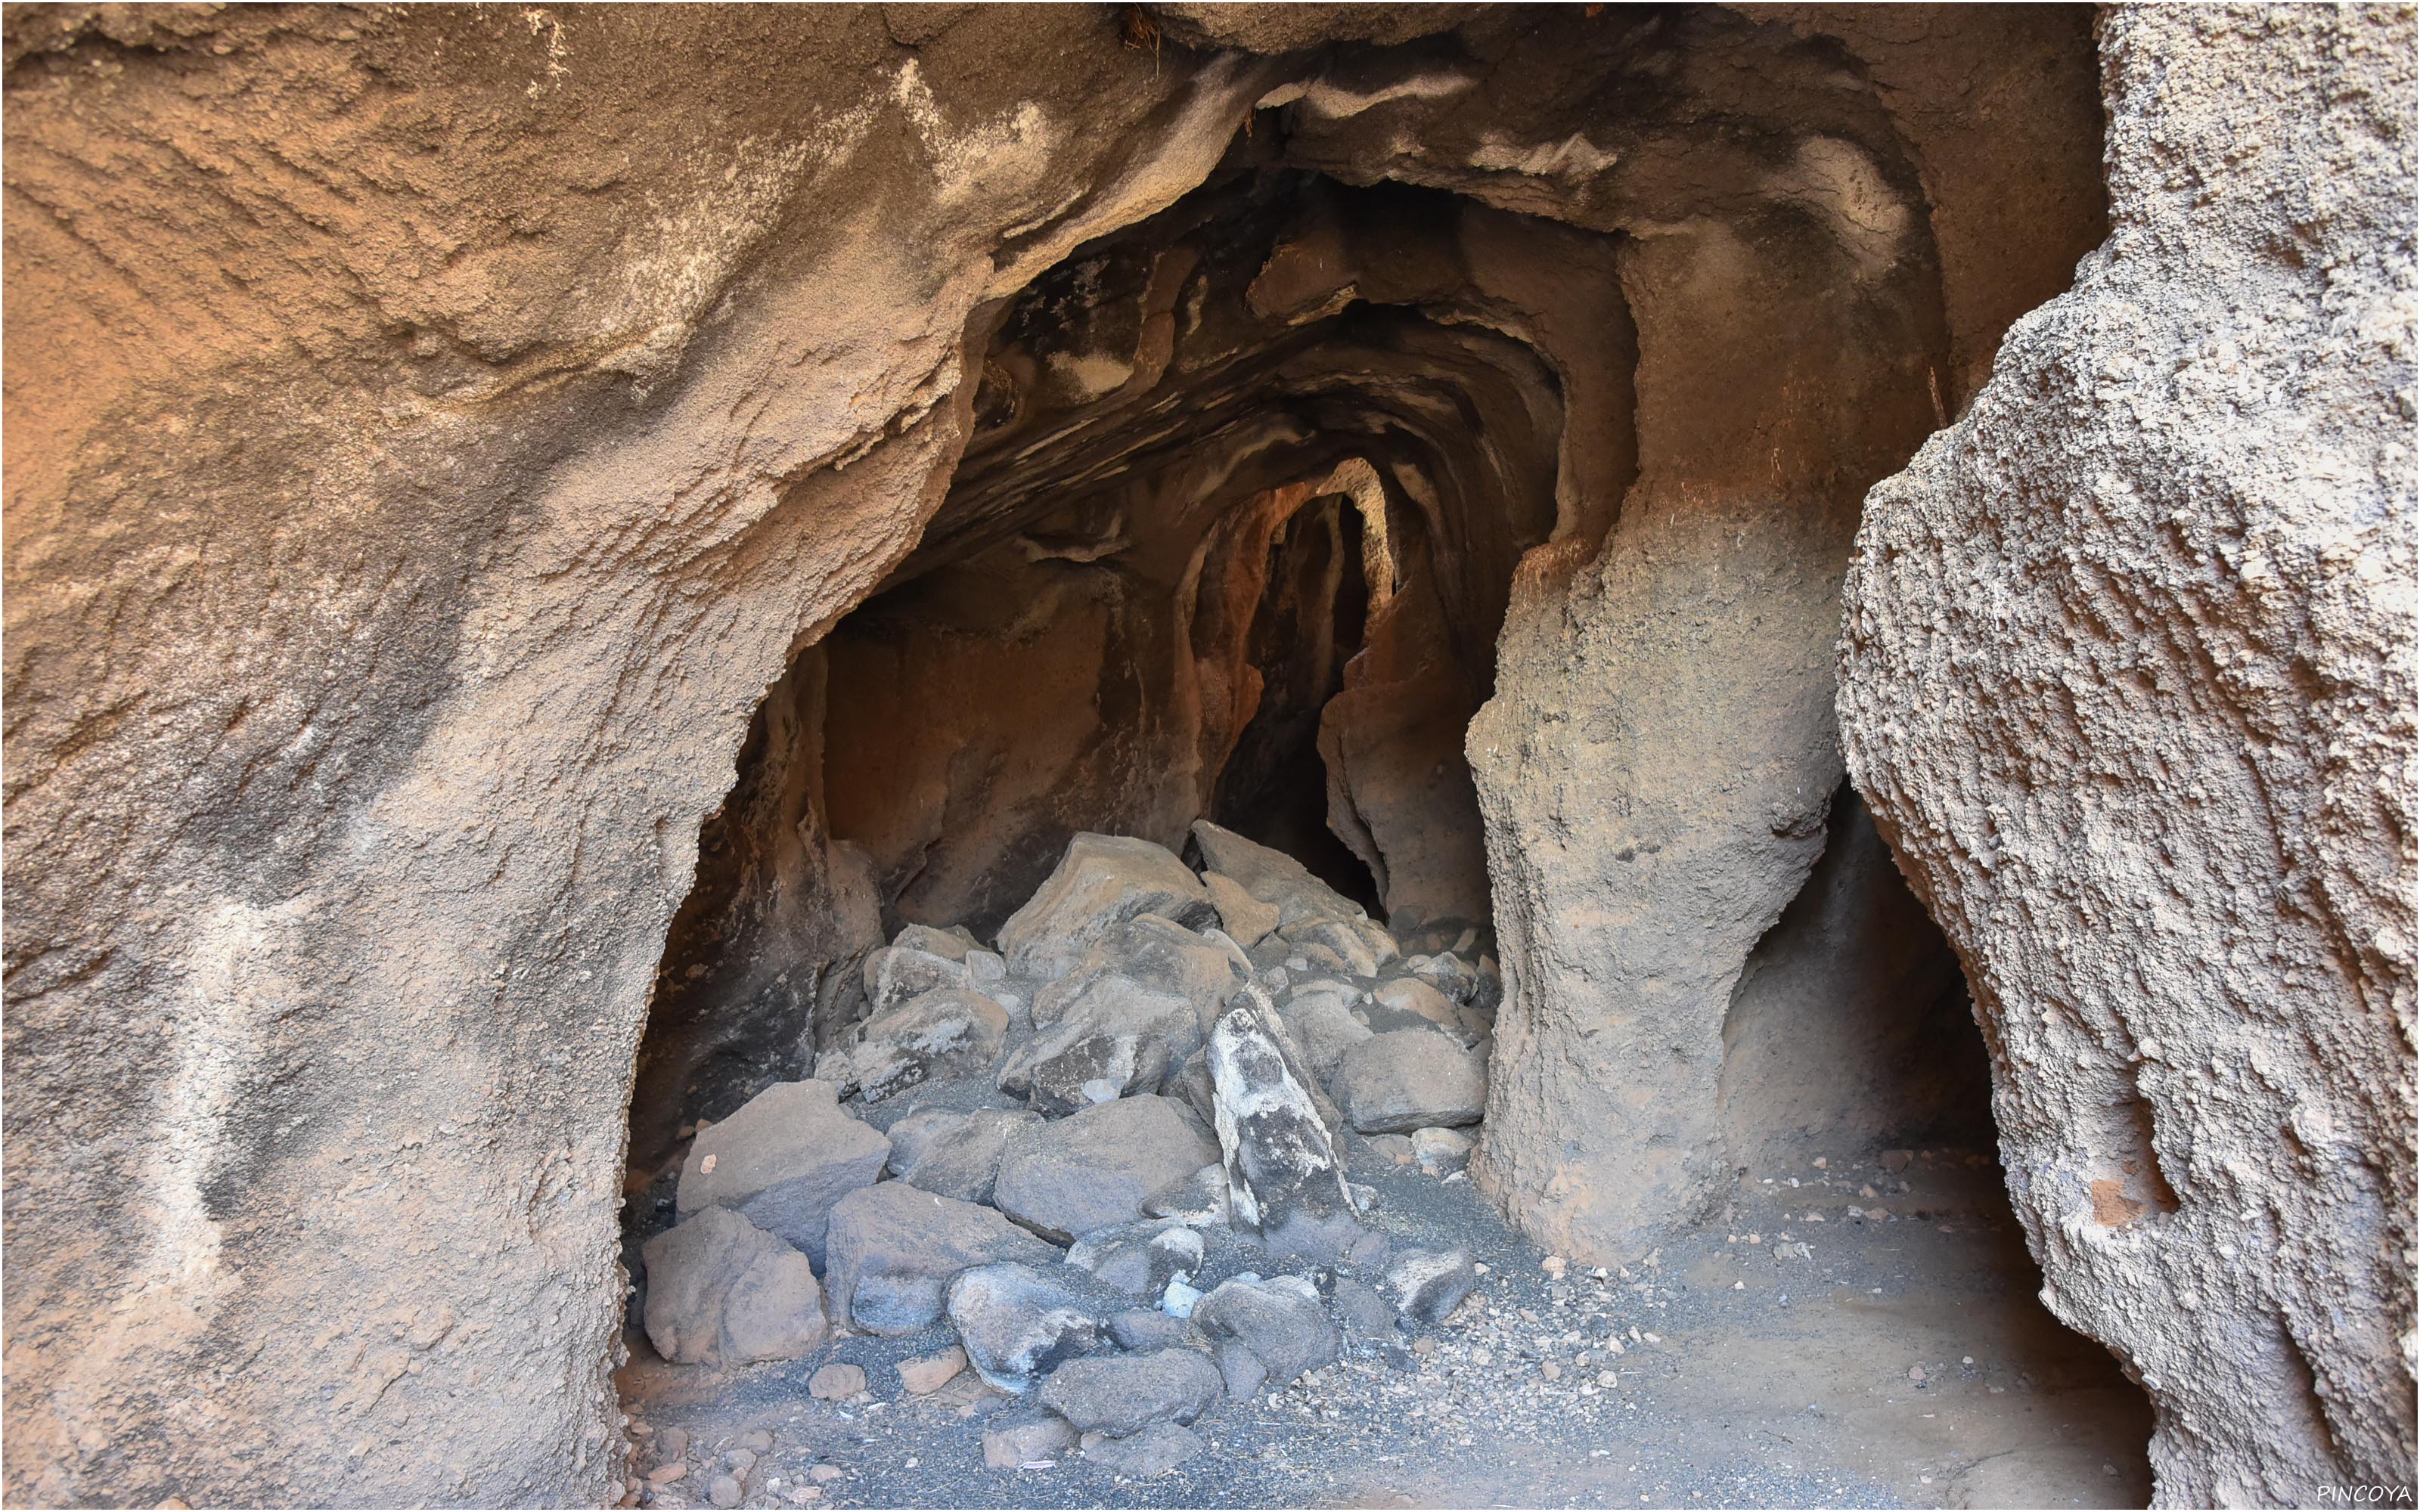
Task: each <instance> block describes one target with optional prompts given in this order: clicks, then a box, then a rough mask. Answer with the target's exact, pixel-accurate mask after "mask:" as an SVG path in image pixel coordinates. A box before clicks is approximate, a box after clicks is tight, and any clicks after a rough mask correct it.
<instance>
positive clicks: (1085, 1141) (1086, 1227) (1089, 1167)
mask: <svg viewBox="0 0 2420 1512" xmlns="http://www.w3.org/2000/svg"><path fill="white" fill-rule="evenodd" d="M1217 1159H1218V1146H1217V1145H1216V1144H1215V1143H1213V1142H1212V1141H1211V1140H1210V1139H1209V1138H1208V1137H1207V1136H1206V1135H1205V1134H1203V1133H1202V1130H1201V1128H1200V1127H1199V1126H1198V1125H1196V1124H1195V1123H1194V1122H1193V1121H1192V1120H1191V1119H1187V1117H1186V1116H1185V1115H1184V1114H1182V1113H1180V1112H1178V1111H1177V1107H1176V1104H1175V1103H1171V1102H1169V1101H1168V1100H1167V1099H1165V1098H1159V1097H1151V1096H1143V1097H1128V1098H1121V1099H1119V1100H1118V1101H1117V1102H1114V1103H1102V1104H1101V1105H1099V1106H1097V1107H1092V1108H1087V1109H1085V1110H1084V1111H1082V1112H1080V1113H1078V1114H1076V1115H1075V1116H1073V1117H1072V1118H1067V1119H1060V1120H1058V1121H1056V1122H1052V1123H1045V1124H1041V1125H1038V1126H1035V1127H1031V1128H1027V1129H1023V1130H1020V1131H1018V1132H1017V1133H1016V1134H1015V1135H1014V1136H1012V1137H1011V1138H1010V1140H1009V1142H1008V1148H1007V1149H1006V1150H1004V1151H1003V1152H1002V1153H1001V1161H1000V1179H999V1181H998V1182H997V1184H996V1185H995V1186H994V1188H993V1194H992V1197H993V1201H994V1202H995V1203H996V1204H997V1205H998V1206H999V1208H1000V1211H1002V1212H1004V1213H1007V1214H1008V1215H1009V1216H1010V1217H1012V1218H1015V1219H1016V1220H1017V1221H1018V1222H1019V1223H1022V1224H1024V1225H1025V1226H1026V1227H1029V1228H1032V1229H1033V1230H1035V1231H1036V1232H1038V1233H1041V1234H1043V1235H1045V1236H1046V1237H1047V1238H1050V1239H1054V1240H1058V1241H1060V1242H1069V1241H1072V1240H1073V1239H1074V1238H1075V1236H1077V1235H1078V1234H1089V1233H1091V1232H1092V1231H1093V1230H1094V1229H1095V1228H1107V1227H1109V1226H1110V1225H1111V1224H1121V1223H1127V1222H1131V1221H1132V1220H1134V1219H1136V1218H1140V1217H1141V1216H1142V1205H1143V1203H1144V1202H1145V1201H1146V1200H1147V1199H1148V1198H1149V1197H1150V1196H1152V1195H1153V1194H1154V1193H1156V1192H1157V1191H1159V1190H1160V1189H1161V1188H1163V1187H1166V1186H1167V1185H1169V1184H1170V1183H1171V1182H1172V1181H1175V1180H1178V1179H1180V1178H1182V1177H1186V1176H1189V1175H1191V1174H1192V1173H1193V1172H1195V1171H1197V1170H1199V1169H1200V1168H1201V1167H1202V1166H1203V1165H1208V1164H1210V1163H1211V1162H1213V1161H1216V1160H1217Z"/></svg>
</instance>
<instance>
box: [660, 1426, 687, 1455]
mask: <svg viewBox="0 0 2420 1512" xmlns="http://www.w3.org/2000/svg"><path fill="white" fill-rule="evenodd" d="M656 1450H657V1452H658V1453H659V1454H661V1455H662V1456H663V1457H664V1458H666V1459H678V1458H680V1457H681V1456H683V1455H685V1454H687V1453H689V1429H687V1428H666V1429H664V1439H663V1443H659V1444H658V1445H656Z"/></svg>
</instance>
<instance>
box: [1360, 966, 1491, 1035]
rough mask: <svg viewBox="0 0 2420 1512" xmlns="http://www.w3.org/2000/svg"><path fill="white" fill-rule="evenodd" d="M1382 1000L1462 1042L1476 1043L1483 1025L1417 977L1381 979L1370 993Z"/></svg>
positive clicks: (1475, 1016)
mask: <svg viewBox="0 0 2420 1512" xmlns="http://www.w3.org/2000/svg"><path fill="white" fill-rule="evenodd" d="M1372 995H1373V996H1374V997H1376V998H1377V1000H1378V1001H1379V1002H1381V1003H1384V1004H1386V1005H1387V1006H1388V1008H1391V1009H1393V1010H1394V1011H1397V1012H1398V1013H1407V1014H1410V1015H1412V1016H1413V1017H1416V1018H1419V1019H1424V1020H1426V1021H1427V1022H1429V1023H1431V1024H1434V1025H1435V1026H1437V1027H1438V1028H1439V1029H1442V1030H1444V1031H1445V1032H1446V1033H1448V1034H1450V1035H1452V1036H1453V1037H1454V1038H1455V1039H1456V1040H1459V1041H1462V1042H1463V1043H1464V1044H1466V1045H1467V1044H1472V1043H1475V1042H1476V1041H1478V1039H1479V1037H1480V1034H1481V1031H1482V1030H1483V1029H1484V1027H1485V1026H1484V1025H1482V1024H1481V1023H1480V1020H1479V1017H1478V1015H1476V1014H1474V1013H1471V1012H1469V1011H1466V1010H1465V1009H1464V1008H1463V1006H1462V1005H1461V1004H1459V1003H1457V1002H1455V1001H1454V1000H1453V999H1452V998H1450V997H1448V996H1447V995H1445V994H1443V993H1441V992H1439V991H1437V990H1436V989H1435V988H1434V987H1432V986H1430V985H1429V984H1428V983H1427V982H1424V981H1422V980H1419V978H1418V977H1397V978H1395V979H1394V980H1391V981H1382V982H1380V983H1379V984H1378V986H1377V988H1376V990H1375V991H1374V992H1373V994H1372Z"/></svg>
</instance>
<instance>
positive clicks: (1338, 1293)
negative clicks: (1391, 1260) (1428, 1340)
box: [1325, 1274, 1395, 1345]
mask: <svg viewBox="0 0 2420 1512" xmlns="http://www.w3.org/2000/svg"><path fill="white" fill-rule="evenodd" d="M1325 1289H1326V1293H1327V1305H1328V1308H1329V1310H1330V1311H1332V1312H1333V1313H1334V1314H1335V1315H1336V1320H1337V1322H1339V1323H1340V1324H1342V1325H1343V1328H1344V1332H1345V1333H1346V1335H1349V1336H1350V1337H1352V1338H1354V1339H1355V1340H1357V1341H1358V1342H1360V1343H1362V1344H1364V1345H1370V1344H1376V1343H1381V1342H1384V1341H1386V1340H1388V1339H1391V1338H1393V1337H1395V1304H1393V1303H1391V1302H1389V1301H1388V1300H1387V1299H1386V1298H1385V1297H1384V1296H1381V1295H1380V1294H1379V1293H1378V1292H1376V1291H1375V1290H1373V1289H1372V1288H1370V1287H1369V1286H1367V1285H1366V1284H1364V1283H1362V1282H1361V1281H1358V1280H1357V1279H1355V1278H1354V1277H1352V1276H1349V1275H1334V1274H1331V1276H1330V1278H1329V1281H1328V1284H1327V1286H1326V1288H1325Z"/></svg>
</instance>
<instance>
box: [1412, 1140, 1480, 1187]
mask: <svg viewBox="0 0 2420 1512" xmlns="http://www.w3.org/2000/svg"><path fill="white" fill-rule="evenodd" d="M1472 1145H1473V1141H1472V1139H1471V1137H1470V1135H1468V1134H1464V1133H1462V1132H1461V1131H1460V1130H1456V1129H1421V1130H1419V1131H1418V1132H1416V1133H1415V1134H1413V1135H1412V1158H1413V1159H1414V1160H1417V1161H1419V1163H1420V1169H1421V1170H1423V1171H1425V1172H1427V1173H1428V1174H1429V1175H1431V1176H1450V1175H1452V1174H1453V1173H1454V1172H1456V1171H1459V1170H1463V1169H1466V1167H1468V1165H1470V1151H1471V1148H1472Z"/></svg>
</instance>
